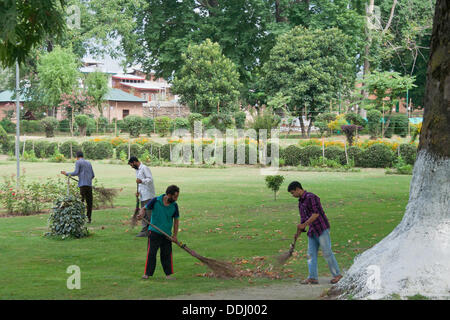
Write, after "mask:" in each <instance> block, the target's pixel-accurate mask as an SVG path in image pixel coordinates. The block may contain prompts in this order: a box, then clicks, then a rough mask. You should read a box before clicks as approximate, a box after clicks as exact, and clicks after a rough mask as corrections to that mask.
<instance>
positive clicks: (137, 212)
mask: <svg viewBox="0 0 450 320" xmlns="http://www.w3.org/2000/svg"><path fill="white" fill-rule="evenodd" d="M138 214H139V184H138V183H136V208H135V209H134V214H133V216H132V217H131V221H130V224H131V226H133V227H134V226H135V225H137V222H138Z"/></svg>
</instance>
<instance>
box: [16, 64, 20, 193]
mask: <svg viewBox="0 0 450 320" xmlns="http://www.w3.org/2000/svg"><path fill="white" fill-rule="evenodd" d="M19 100H20V93H19V62H18V60H16V162H17V179H16V188H17V189H19V178H20V150H19V148H20V102H19Z"/></svg>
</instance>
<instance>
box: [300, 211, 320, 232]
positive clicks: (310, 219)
mask: <svg viewBox="0 0 450 320" xmlns="http://www.w3.org/2000/svg"><path fill="white" fill-rule="evenodd" d="M318 217H319V214H318V213H313V214H312V215H311V217H309V219H308V220H306V221H305V222H304V223H301V224H299V225H298V226H297V228H298V229H299V230H304V229H305V228H306V227H307V226H309V225H311V223H313V222H314V221H315V220H316V219H317V218H318Z"/></svg>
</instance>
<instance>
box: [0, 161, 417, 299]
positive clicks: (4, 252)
mask: <svg viewBox="0 0 450 320" xmlns="http://www.w3.org/2000/svg"><path fill="white" fill-rule="evenodd" d="M21 165H22V168H25V170H26V175H27V176H29V177H30V178H36V179H45V178H46V177H49V176H55V175H57V174H58V173H59V171H61V170H72V168H73V164H70V163H66V164H58V163H43V162H40V163H26V162H25V163H22V164H21ZM93 166H94V170H95V173H96V176H97V177H98V180H99V182H100V183H102V184H103V185H105V186H107V187H114V188H123V191H122V192H121V193H120V195H119V197H118V199H117V201H116V208H114V209H107V210H98V211H94V212H93V223H92V224H91V225H89V229H90V231H91V236H90V237H88V238H84V239H79V240H75V239H74V240H72V239H69V240H64V241H62V240H55V239H47V238H45V237H43V234H44V232H46V230H47V218H48V214H41V215H35V216H28V217H13V218H11V217H10V218H0V299H155V298H156V299H157V298H163V297H170V296H174V295H179V294H189V293H199V292H208V291H214V290H217V289H226V288H238V287H242V286H255V285H262V284H268V283H282V282H292V281H297V280H298V279H301V278H304V277H306V276H307V265H306V259H305V258H304V254H305V252H306V244H307V241H306V237H305V235H304V234H303V235H302V237H301V238H300V241H299V242H298V243H297V250H298V251H299V255H298V256H297V257H294V258H293V259H291V261H290V264H288V265H287V266H286V267H285V268H284V271H285V272H280V274H283V275H289V274H291V276H292V275H293V277H285V278H283V279H278V280H272V279H264V278H254V279H251V281H249V279H247V278H243V279H230V280H223V279H215V278H209V277H202V276H199V274H203V273H205V272H208V269H207V268H206V267H205V266H202V265H200V264H199V263H198V261H197V260H196V259H195V258H193V257H191V256H190V255H188V254H187V253H186V252H184V251H183V250H181V249H179V248H177V247H176V246H174V248H173V250H174V255H173V260H174V271H175V276H176V277H177V280H176V281H166V280H165V279H164V277H163V275H164V274H163V271H162V267H161V265H160V262H159V257H158V265H157V269H156V272H155V276H154V279H151V280H147V281H144V280H141V278H140V277H141V276H142V274H143V271H144V266H145V257H146V247H147V243H146V239H144V238H136V237H135V234H136V233H137V232H138V229H139V228H136V229H135V230H130V227H129V225H128V219H129V217H130V215H131V214H132V212H133V210H134V205H135V197H134V192H135V184H134V179H135V178H134V170H132V169H131V168H130V167H129V166H126V165H111V164H104V163H100V162H93ZM15 170H16V169H15V163H14V162H7V161H2V162H0V172H1V175H11V174H13V173H15ZM151 170H152V173H153V176H154V179H155V186H156V189H157V193H162V192H163V191H164V190H165V188H166V187H167V186H168V185H169V184H177V185H178V186H179V187H180V189H181V194H180V197H179V199H178V203H179V207H180V228H181V231H180V232H179V236H178V237H179V239H180V240H181V241H183V242H185V243H186V244H187V245H188V246H189V247H190V248H192V249H194V250H196V251H197V252H198V253H200V254H201V255H203V256H206V257H210V258H215V259H222V260H228V261H235V260H236V259H239V258H241V259H242V258H245V259H247V260H249V261H251V259H252V258H253V257H256V256H259V257H261V256H262V257H271V256H273V255H275V254H278V253H279V250H282V251H285V250H287V249H288V248H289V243H290V241H291V239H292V237H293V234H294V233H295V230H296V229H295V228H296V223H297V222H298V221H299V214H298V209H297V200H296V199H294V198H292V197H291V196H290V194H289V193H288V192H287V191H286V188H287V185H288V183H289V182H290V181H292V180H299V181H300V182H302V184H303V186H304V188H305V189H306V190H308V191H311V192H314V193H316V194H317V195H319V196H320V198H321V200H322V205H323V207H324V209H325V212H326V213H327V215H328V217H329V220H330V223H331V237H332V243H333V248H334V251H335V254H336V257H337V260H338V262H339V264H340V267H341V269H344V270H345V269H346V268H348V267H349V266H350V265H351V263H352V260H353V258H354V256H355V255H356V254H358V253H360V252H362V251H364V250H365V249H367V248H369V247H371V246H372V245H374V244H375V243H376V242H378V241H379V240H380V239H382V238H383V237H384V236H386V235H387V234H388V233H389V232H390V231H392V229H393V228H394V227H395V226H396V225H397V224H398V223H399V221H400V220H401V218H402V215H403V213H404V210H405V206H406V204H407V201H408V194H409V183H410V179H411V176H397V175H385V174H384V170H382V169H381V170H375V169H372V170H364V171H362V172H357V173H315V172H286V171H283V172H280V174H282V175H284V176H285V177H286V179H285V182H284V183H283V185H282V187H281V191H280V194H279V195H278V197H277V201H273V194H272V193H271V192H270V191H269V190H268V189H267V188H266V187H265V183H264V177H263V176H261V175H260V174H259V169H254V168H248V167H239V168H237V167H236V168H226V169H193V168H164V167H158V168H151ZM70 265H78V266H79V267H80V268H81V290H68V289H67V287H66V281H67V278H68V277H69V274H67V273H66V269H67V267H68V266H70ZM243 266H244V267H247V265H243ZM248 267H249V268H250V267H251V266H250V265H249V266H248ZM319 272H320V274H321V275H323V276H325V275H329V271H328V268H327V266H326V263H325V260H323V259H320V260H319Z"/></svg>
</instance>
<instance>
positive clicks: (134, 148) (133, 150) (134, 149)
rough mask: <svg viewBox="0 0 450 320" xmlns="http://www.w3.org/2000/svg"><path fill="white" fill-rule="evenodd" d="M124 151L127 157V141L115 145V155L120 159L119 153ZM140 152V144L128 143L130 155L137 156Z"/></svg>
mask: <svg viewBox="0 0 450 320" xmlns="http://www.w3.org/2000/svg"><path fill="white" fill-rule="evenodd" d="M121 152H125V154H126V155H127V158H128V143H121V144H119V145H118V146H117V147H116V157H117V159H120V153H121ZM141 154H142V146H141V145H140V144H137V143H132V144H131V145H130V156H135V157H138V158H139V156H140V155H141Z"/></svg>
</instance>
